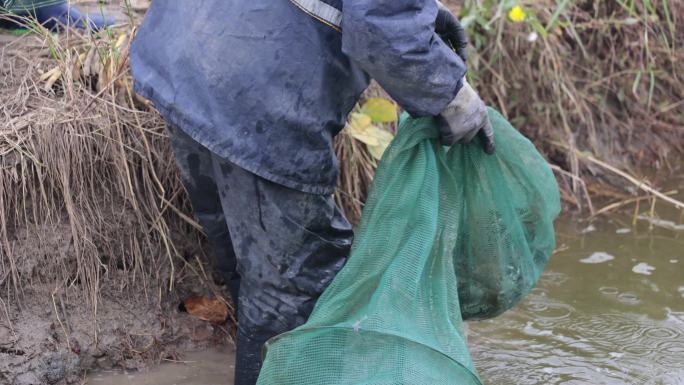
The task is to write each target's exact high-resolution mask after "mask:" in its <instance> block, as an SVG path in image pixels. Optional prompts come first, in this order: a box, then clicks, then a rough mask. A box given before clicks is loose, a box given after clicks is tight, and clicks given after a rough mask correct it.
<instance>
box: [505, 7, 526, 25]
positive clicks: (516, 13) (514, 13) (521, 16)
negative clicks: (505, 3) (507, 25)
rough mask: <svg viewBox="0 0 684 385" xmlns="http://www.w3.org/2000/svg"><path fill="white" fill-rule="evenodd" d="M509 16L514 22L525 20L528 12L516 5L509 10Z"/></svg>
mask: <svg viewBox="0 0 684 385" xmlns="http://www.w3.org/2000/svg"><path fill="white" fill-rule="evenodd" d="M508 18H509V19H511V21H513V22H516V23H519V22H521V21H525V19H526V18H527V14H526V13H525V10H524V9H522V7H521V6H519V5H516V6H515V7H513V8H511V10H510V11H508Z"/></svg>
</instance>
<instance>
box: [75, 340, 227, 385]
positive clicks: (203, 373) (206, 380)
mask: <svg viewBox="0 0 684 385" xmlns="http://www.w3.org/2000/svg"><path fill="white" fill-rule="evenodd" d="M234 360H235V351H234V350H233V349H230V348H228V349H221V350H218V349H216V350H208V351H204V352H194V353H190V354H187V355H186V356H185V357H183V362H182V363H165V364H162V365H160V366H158V367H156V368H153V369H151V370H149V371H145V372H125V371H119V370H115V371H109V372H99V373H93V374H92V375H90V376H89V377H88V380H87V384H89V385H229V384H232V383H233V370H234V366H233V361H234Z"/></svg>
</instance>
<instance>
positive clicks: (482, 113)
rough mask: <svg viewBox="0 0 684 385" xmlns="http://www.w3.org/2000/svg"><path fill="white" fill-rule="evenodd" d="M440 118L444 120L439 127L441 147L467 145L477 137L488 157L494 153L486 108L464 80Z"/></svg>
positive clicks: (492, 132) (492, 133)
mask: <svg viewBox="0 0 684 385" xmlns="http://www.w3.org/2000/svg"><path fill="white" fill-rule="evenodd" d="M440 116H441V117H442V119H443V120H444V121H443V122H442V123H443V124H442V125H441V126H440V131H441V132H440V134H441V141H442V144H443V145H445V146H451V145H453V144H456V143H469V142H470V141H471V140H473V138H474V137H475V135H479V136H480V138H481V139H482V145H483V149H484V151H485V152H486V153H487V154H490V155H491V154H493V153H494V150H495V148H494V130H493V129H492V124H491V123H490V122H489V117H488V116H487V106H485V104H484V102H483V101H482V99H480V96H479V95H478V94H477V92H475V90H474V89H473V87H471V86H470V84H468V82H467V81H466V80H465V78H464V79H463V87H461V90H460V91H458V94H456V97H455V98H454V100H452V101H451V103H449V105H447V107H446V108H445V109H444V111H442V112H441V113H440Z"/></svg>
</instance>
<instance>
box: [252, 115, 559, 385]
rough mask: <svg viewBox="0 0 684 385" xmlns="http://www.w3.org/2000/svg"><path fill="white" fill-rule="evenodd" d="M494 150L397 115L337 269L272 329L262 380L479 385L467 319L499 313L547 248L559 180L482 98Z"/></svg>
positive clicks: (524, 289)
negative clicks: (280, 327)
mask: <svg viewBox="0 0 684 385" xmlns="http://www.w3.org/2000/svg"><path fill="white" fill-rule="evenodd" d="M489 118H490V120H491V122H492V125H493V127H494V131H495V132H494V134H495V140H496V143H497V153H496V154H495V155H492V156H488V155H486V154H484V152H483V151H482V150H481V147H480V145H479V143H471V144H468V145H455V146H452V147H450V148H447V147H442V146H441V145H440V144H439V141H438V139H437V137H438V130H437V128H436V127H437V126H436V122H435V121H434V120H433V119H432V118H419V119H412V118H410V117H404V118H403V119H402V122H401V123H400V127H399V130H398V133H397V136H396V138H395V139H394V141H393V142H392V144H391V146H390V147H389V148H388V149H387V151H386V152H385V154H384V156H383V158H382V161H381V162H380V165H379V167H378V170H377V173H376V176H375V179H374V181H373V186H372V188H371V191H370V194H369V196H368V200H367V202H366V206H365V207H364V211H363V216H362V219H361V223H360V224H359V226H358V228H357V230H356V237H355V240H354V247H353V250H352V252H351V255H350V257H349V260H348V262H347V264H346V265H345V267H344V268H343V269H342V270H341V271H340V273H339V274H338V275H337V277H336V278H335V279H334V280H333V282H332V283H331V285H330V286H329V287H328V289H327V290H326V291H325V292H324V293H323V295H322V296H321V297H320V299H319V300H318V302H317V304H316V307H315V308H314V311H313V313H312V315H311V317H310V318H309V320H308V322H307V323H306V324H304V325H302V326H301V327H299V328H297V329H295V330H293V331H291V332H288V333H284V334H282V335H280V336H277V337H275V338H273V339H271V340H270V341H269V342H268V343H267V344H266V356H265V360H264V365H263V367H262V370H261V373H260V376H259V381H258V384H259V385H304V384H306V385H331V384H344V385H361V384H368V385H370V384H374V385H390V384H392V385H409V384H426V385H427V384H430V385H441V384H444V385H447V384H449V385H453V384H459V385H461V384H465V385H467V384H481V382H480V380H479V378H478V375H477V372H476V370H475V368H474V366H473V363H472V359H471V357H470V354H469V352H468V347H467V344H466V340H465V336H464V331H463V321H464V320H467V319H486V318H491V317H494V316H497V315H499V314H501V313H503V312H504V311H506V310H507V309H509V308H511V307H512V306H514V305H515V304H516V303H518V302H519V301H520V300H521V299H522V298H523V297H524V296H525V295H526V294H527V293H528V292H529V291H530V290H531V289H532V288H533V287H534V285H535V284H536V282H537V280H538V279H539V276H540V275H541V272H542V270H543V268H544V265H545V264H546V262H547V260H548V258H549V256H550V255H551V253H552V251H553V249H554V246H555V237H554V229H553V221H554V219H555V218H556V216H557V215H558V213H559V211H560V198H559V192H558V186H557V184H556V180H555V178H554V176H553V173H552V172H551V169H550V168H549V166H548V164H547V163H546V161H545V160H544V159H543V157H542V156H541V155H540V154H539V153H538V152H537V151H536V149H535V148H534V146H533V145H532V143H530V142H529V141H528V140H527V139H526V138H524V137H523V136H522V135H521V134H520V133H518V132H517V131H516V130H515V129H514V128H513V127H512V126H511V125H510V124H509V123H508V122H507V121H506V120H505V119H504V118H503V117H502V116H501V115H500V114H499V113H498V112H496V111H494V110H492V109H490V110H489Z"/></svg>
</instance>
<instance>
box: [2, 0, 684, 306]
mask: <svg viewBox="0 0 684 385" xmlns="http://www.w3.org/2000/svg"><path fill="white" fill-rule="evenodd" d="M504 3H506V1H502V2H496V1H477V0H472V1H471V0H468V1H466V2H465V4H463V3H462V4H461V6H462V7H461V10H462V16H463V17H464V20H466V19H467V18H468V16H475V18H471V19H470V24H469V30H470V36H471V37H472V40H473V45H474V48H472V49H471V52H473V55H472V58H471V63H470V68H471V70H470V76H471V78H472V80H473V83H475V84H476V85H477V87H478V88H479V89H480V91H481V92H482V94H483V95H484V98H485V99H486V100H487V101H489V102H490V103H491V104H492V105H494V106H495V107H496V108H498V109H499V110H501V111H502V112H503V113H504V114H505V115H506V116H507V117H509V118H510V119H511V120H512V121H513V123H514V124H515V125H516V126H518V127H520V128H522V130H523V131H524V132H525V133H526V134H527V135H528V136H530V137H531V138H533V140H534V141H535V143H536V144H538V145H539V146H540V147H541V148H542V150H543V152H544V153H545V154H546V155H547V157H548V159H549V160H551V161H552V162H553V163H555V166H554V169H555V170H556V171H557V172H558V176H559V180H560V181H561V186H562V188H563V197H564V199H565V200H566V201H567V202H569V203H571V204H572V205H574V206H576V207H577V208H579V209H585V208H587V207H588V206H589V203H590V200H589V194H590V193H592V195H593V196H596V195H610V196H611V197H612V198H614V199H616V200H618V201H625V200H626V199H632V200H633V201H634V202H637V203H638V202H639V201H640V200H643V199H650V197H651V196H652V194H650V193H647V195H644V196H634V194H633V193H631V192H629V191H630V190H629V188H628V187H627V185H632V184H633V183H632V182H631V181H630V182H628V183H627V185H626V184H625V180H624V179H622V178H619V179H616V178H615V175H616V174H615V173H614V172H611V171H610V170H608V169H606V168H604V167H601V166H600V163H596V162H593V163H592V162H590V161H587V159H590V158H591V159H595V160H599V161H600V162H602V163H604V164H610V165H611V166H613V167H616V168H617V169H620V170H622V171H625V170H627V171H628V172H629V174H630V175H634V174H636V173H637V172H638V167H637V166H645V167H651V166H653V167H656V168H659V169H661V170H664V171H665V174H667V172H674V171H676V170H677V168H676V167H677V163H675V162H674V161H673V159H675V156H679V155H681V153H682V152H683V151H684V148H683V147H684V140H683V138H684V132H683V128H682V121H684V83H683V79H682V77H681V76H682V75H681V74H684V50H682V49H681V48H682V44H683V42H684V28H681V26H680V25H679V24H680V20H681V18H682V17H684V4H682V3H681V2H678V1H675V0H669V1H662V2H657V3H656V5H654V6H653V7H654V8H653V9H651V8H648V7H647V6H646V5H645V4H646V1H643V2H641V1H625V4H623V5H621V4H620V1H618V0H610V1H595V2H594V1H577V2H570V1H561V2H558V3H559V4H561V6H560V7H559V6H558V5H557V4H556V3H557V2H552V1H550V0H545V1H534V2H532V1H528V2H526V7H527V9H528V11H530V12H533V13H534V17H533V18H531V19H528V21H527V22H525V23H519V24H514V23H512V22H510V21H509V20H507V18H506V16H505V8H503V7H500V5H501V4H504ZM632 3H633V4H634V7H630V6H629V4H632ZM563 4H565V5H566V6H563ZM649 4H650V3H649ZM666 5H667V7H666ZM532 21H534V22H535V23H536V24H535V23H533V22H532ZM540 26H541V29H539V27H540ZM535 28H536V31H537V39H536V40H535V41H534V42H531V41H529V40H528V39H530V33H531V32H533V31H535ZM542 31H543V33H542ZM35 32H36V33H35V34H33V35H31V36H29V37H26V38H24V39H22V40H21V41H20V42H17V43H13V44H10V45H8V46H7V47H5V48H4V49H3V50H2V52H0V71H1V72H0V78H1V79H2V85H3V87H2V89H0V114H1V115H2V125H0V288H1V289H2V295H1V298H3V299H4V300H3V302H2V304H3V306H6V305H5V303H13V302H14V303H16V302H17V296H21V293H22V288H23V287H26V286H27V285H31V284H34V283H37V282H39V281H42V282H46V283H49V284H51V285H54V286H55V287H56V288H58V287H60V286H73V285H79V286H81V287H82V288H83V289H84V292H85V293H87V298H88V302H89V303H91V304H93V305H94V306H95V307H94V308H95V309H96V308H97V307H96V305H97V299H98V293H99V288H100V282H101V280H102V279H103V277H105V276H106V275H107V274H108V272H110V271H112V270H114V269H117V270H123V271H124V272H125V274H123V275H122V276H124V277H126V278H125V279H124V280H123V281H122V282H121V283H120V285H119V286H120V288H121V290H124V289H130V288H133V287H135V288H136V289H138V288H142V289H144V290H150V287H152V286H154V287H158V286H160V285H161V286H162V287H167V288H168V287H172V286H173V279H174V270H176V269H178V268H180V266H182V268H186V267H187V263H186V262H185V260H184V259H183V258H181V257H182V255H181V254H182V253H181V252H180V251H179V247H178V245H179V243H182V242H184V241H187V240H188V239H190V240H191V242H194V243H197V242H198V239H200V238H201V235H200V233H199V231H198V230H197V225H196V223H194V221H193V220H192V215H191V214H190V208H189V205H188V203H187V200H186V199H185V196H184V194H185V193H184V191H183V189H182V186H181V185H180V183H179V180H178V177H177V171H176V169H175V165H174V164H173V158H172V156H171V153H170V151H169V148H168V144H167V142H166V139H165V134H164V128H163V121H162V119H160V117H159V116H158V115H157V113H156V112H154V111H153V110H152V109H151V108H150V107H149V106H148V105H147V104H146V103H145V102H144V101H142V100H139V99H138V98H137V97H136V96H135V95H134V94H133V93H132V91H131V80H130V74H129V71H128V65H127V50H128V46H129V42H130V39H129V38H128V36H130V33H131V31H130V30H127V29H126V28H124V29H123V30H120V31H117V32H115V33H104V34H100V35H98V36H97V37H92V36H88V35H79V34H78V33H75V32H73V31H72V32H70V33H69V34H68V35H66V36H61V37H55V35H51V34H47V33H45V31H40V30H38V29H37V30H36V31H35ZM122 36H123V37H122ZM41 77H42V79H43V80H41ZM371 92H372V93H374V94H377V93H379V92H381V91H379V90H377V89H373V90H372V91H371ZM335 150H336V153H337V155H338V157H339V159H340V164H341V166H342V169H341V175H340V181H339V187H340V188H339V192H338V193H337V199H338V202H339V203H340V205H341V206H342V207H343V209H344V211H345V212H346V213H347V215H348V217H349V218H350V220H352V221H353V222H356V221H357V220H358V218H359V217H360V214H361V209H362V202H363V201H364V200H365V197H366V195H367V193H368V189H369V187H370V182H371V181H372V177H373V172H374V162H373V160H372V157H371V156H370V154H369V153H368V151H367V150H366V147H365V146H364V145H362V144H361V143H359V142H357V141H355V140H354V139H353V138H351V137H350V136H349V135H347V134H346V133H344V132H343V134H342V135H340V136H339V137H338V139H337V142H336V146H335ZM634 180H636V181H638V182H639V183H640V184H641V183H642V182H643V178H638V177H637V178H636V179H634ZM597 181H599V182H601V183H596V182H597ZM605 182H608V183H605ZM654 182H655V184H656V185H657V184H658V182H660V181H658V180H655V181H654ZM634 199H636V200H634ZM605 207H613V206H610V205H609V206H605ZM605 207H604V208H605ZM614 207H622V205H614ZM592 211H593V208H592ZM55 245H60V246H59V247H56V246H55ZM36 254H38V255H41V256H44V257H42V258H36V256H35V255H36ZM56 256H57V257H59V258H56ZM35 261H38V262H35ZM152 283H156V285H152ZM150 294H153V293H150Z"/></svg>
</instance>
